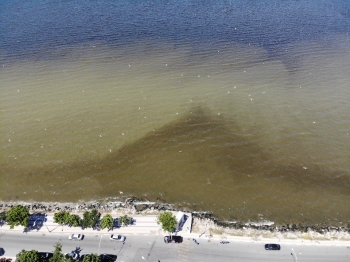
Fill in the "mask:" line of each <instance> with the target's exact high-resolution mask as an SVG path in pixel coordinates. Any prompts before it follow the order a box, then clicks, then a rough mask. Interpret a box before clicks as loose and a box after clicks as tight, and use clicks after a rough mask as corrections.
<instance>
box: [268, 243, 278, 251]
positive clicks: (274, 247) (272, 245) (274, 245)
mask: <svg viewBox="0 0 350 262" xmlns="http://www.w3.org/2000/svg"><path fill="white" fill-rule="evenodd" d="M265 249H266V250H280V249H281V246H280V245H279V244H266V245H265Z"/></svg>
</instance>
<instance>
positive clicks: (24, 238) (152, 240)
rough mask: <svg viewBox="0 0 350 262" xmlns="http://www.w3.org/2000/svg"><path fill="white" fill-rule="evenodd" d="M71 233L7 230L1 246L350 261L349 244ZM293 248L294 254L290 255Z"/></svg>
mask: <svg viewBox="0 0 350 262" xmlns="http://www.w3.org/2000/svg"><path fill="white" fill-rule="evenodd" d="M68 235H69V234H67V233H62V234H57V233H56V234H50V233H47V234H25V233H18V232H5V233H2V234H1V235H0V247H3V248H4V250H5V256H8V257H14V256H15V255H16V254H17V253H18V252H19V251H20V250H21V249H26V250H31V249H35V250H38V251H51V252H52V251H53V250H54V245H55V243H57V242H61V244H62V246H63V252H65V253H68V252H70V251H72V250H74V249H76V247H80V248H81V254H84V253H99V254H100V253H107V254H115V255H118V259H117V261H123V262H144V261H148V262H154V261H155V262H157V261H158V260H159V261H161V262H173V261H174V262H175V261H184V262H186V261H189V262H197V261H198V262H209V261H215V262H224V261H225V262H226V261H242V262H243V261H244V262H247V261H263V262H265V261H266V262H268V261H269V262H270V261H289V262H305V261H327V262H328V261H332V262H337V261H339V262H340V261H341V262H349V261H350V248H349V247H347V246H325V245H318V246H317V245H293V244H284V245H282V246H281V250H280V251H266V250H265V249H264V244H265V243H263V242H258V243H256V242H252V243H246V242H231V243H229V244H220V243H219V240H210V241H208V240H207V239H201V238H197V241H198V243H199V245H197V244H195V243H194V241H192V239H190V238H184V242H183V243H181V244H165V243H164V241H163V236H156V235H149V236H141V235H127V236H126V242H125V244H123V243H122V242H116V241H111V240H110V239H109V236H108V235H100V234H88V235H85V238H84V240H82V241H74V240H68ZM292 249H293V250H294V254H295V256H292V255H291V253H292Z"/></svg>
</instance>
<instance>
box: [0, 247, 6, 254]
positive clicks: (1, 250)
mask: <svg viewBox="0 0 350 262" xmlns="http://www.w3.org/2000/svg"><path fill="white" fill-rule="evenodd" d="M4 254H5V249H3V248H2V247H0V256H3V255H4Z"/></svg>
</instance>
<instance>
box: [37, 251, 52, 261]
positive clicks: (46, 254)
mask: <svg viewBox="0 0 350 262" xmlns="http://www.w3.org/2000/svg"><path fill="white" fill-rule="evenodd" d="M38 255H39V260H40V261H41V262H49V260H50V258H52V257H53V253H51V252H38Z"/></svg>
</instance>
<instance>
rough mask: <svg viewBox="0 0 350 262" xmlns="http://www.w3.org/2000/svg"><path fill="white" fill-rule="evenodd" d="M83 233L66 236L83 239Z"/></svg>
mask: <svg viewBox="0 0 350 262" xmlns="http://www.w3.org/2000/svg"><path fill="white" fill-rule="evenodd" d="M83 238H84V235H82V234H72V235H70V236H69V237H68V239H70V240H83Z"/></svg>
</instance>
